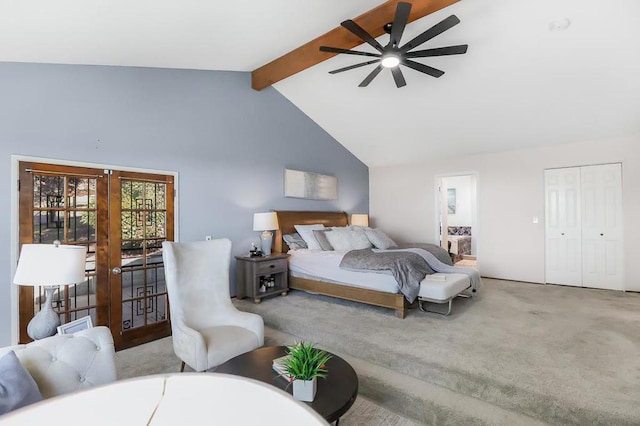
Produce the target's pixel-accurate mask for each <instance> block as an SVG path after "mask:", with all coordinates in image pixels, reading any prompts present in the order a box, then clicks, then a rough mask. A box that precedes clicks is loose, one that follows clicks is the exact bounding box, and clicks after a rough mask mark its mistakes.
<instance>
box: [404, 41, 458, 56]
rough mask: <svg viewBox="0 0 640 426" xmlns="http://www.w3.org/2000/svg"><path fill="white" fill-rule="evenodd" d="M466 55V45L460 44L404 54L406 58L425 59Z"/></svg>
mask: <svg viewBox="0 0 640 426" xmlns="http://www.w3.org/2000/svg"><path fill="white" fill-rule="evenodd" d="M464 53H467V45H466V44H460V45H457V46H448V47H438V48H435V49H426V50H414V51H413V52H407V53H405V57H406V58H426V57H428V56H446V55H462V54H464Z"/></svg>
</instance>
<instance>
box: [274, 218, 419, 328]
mask: <svg viewBox="0 0 640 426" xmlns="http://www.w3.org/2000/svg"><path fill="white" fill-rule="evenodd" d="M276 214H277V215H278V224H279V226H280V229H279V230H277V231H276V233H275V242H274V252H276V253H287V252H288V251H289V247H288V246H287V244H286V243H285V242H284V241H283V239H282V236H283V235H285V234H290V233H294V232H296V229H295V227H294V225H310V224H316V223H321V224H323V225H324V226H327V227H329V226H347V225H348V218H347V214H346V213H345V212H335V211H334V212H317V211H282V210H281V211H276ZM356 274H357V273H356ZM391 279H393V277H391ZM289 288H292V289H295V290H302V291H306V292H309V293H315V294H322V295H325V296H332V297H337V298H340V299H346V300H353V301H356V302H362V303H367V304H370V305H375V306H382V307H384V308H390V309H394V310H395V312H396V316H397V317H398V318H404V317H405V315H406V310H407V309H408V307H409V303H408V302H407V301H406V299H405V297H404V295H402V294H401V293H397V292H389V289H387V291H381V290H374V289H371V288H365V286H364V285H363V286H362V287H358V286H357V285H343V284H338V283H336V282H330V281H326V280H319V279H313V278H309V277H304V276H295V275H291V272H290V275H289ZM396 291H397V290H396Z"/></svg>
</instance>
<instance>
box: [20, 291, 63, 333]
mask: <svg viewBox="0 0 640 426" xmlns="http://www.w3.org/2000/svg"><path fill="white" fill-rule="evenodd" d="M55 289H56V287H55V286H46V287H45V290H44V291H45V294H46V295H47V300H46V302H44V305H43V306H42V308H41V309H40V312H38V313H37V314H36V315H35V316H34V317H33V318H31V321H29V324H28V325H27V334H28V335H29V337H31V338H32V339H33V340H40V339H44V338H45V337H49V336H53V335H54V334H56V333H57V332H58V326H59V325H60V317H59V316H58V314H57V313H56V312H55V311H54V310H53V308H52V307H51V302H52V299H53V292H54V290H55Z"/></svg>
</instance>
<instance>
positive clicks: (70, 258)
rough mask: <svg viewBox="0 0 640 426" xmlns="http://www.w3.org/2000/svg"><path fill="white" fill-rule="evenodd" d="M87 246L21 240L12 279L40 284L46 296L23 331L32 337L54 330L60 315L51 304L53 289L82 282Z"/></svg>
mask: <svg viewBox="0 0 640 426" xmlns="http://www.w3.org/2000/svg"><path fill="white" fill-rule="evenodd" d="M86 254H87V248H86V247H84V246H70V245H60V242H59V241H56V242H54V243H53V244H23V245H22V250H21V252H20V259H19V260H18V268H17V269H16V275H15V276H14V277H13V283H14V284H18V285H24V286H30V287H35V288H38V287H40V286H43V287H44V288H45V294H46V296H47V300H46V302H45V303H44V305H42V307H41V308H40V311H39V312H38V313H37V314H36V315H35V316H34V317H33V318H32V319H31V321H29V325H27V334H28V335H29V337H31V338H32V339H34V340H38V339H42V338H44V337H49V336H53V335H54V334H56V331H57V328H58V326H59V325H60V317H59V316H58V314H57V313H56V312H55V311H54V310H53V308H52V307H51V303H52V299H53V292H54V290H55V289H56V287H57V286H59V285H69V284H76V283H79V282H83V281H84V280H85V277H84V271H85V266H86Z"/></svg>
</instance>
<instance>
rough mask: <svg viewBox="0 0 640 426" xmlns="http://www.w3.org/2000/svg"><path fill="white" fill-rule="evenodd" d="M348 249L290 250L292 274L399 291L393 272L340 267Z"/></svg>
mask: <svg viewBox="0 0 640 426" xmlns="http://www.w3.org/2000/svg"><path fill="white" fill-rule="evenodd" d="M345 253H346V251H322V250H289V255H290V257H289V271H290V273H291V275H292V276H294V277H300V278H307V279H315V280H320V281H329V282H333V283H336V284H348V285H351V286H353V287H360V288H368V289H371V290H378V291H382V292H385V293H398V292H399V289H398V283H397V282H396V280H395V278H393V275H391V272H390V271H389V272H383V273H375V272H355V271H347V270H344V269H340V266H339V265H340V261H341V260H342V257H343V256H344V254H345Z"/></svg>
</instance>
